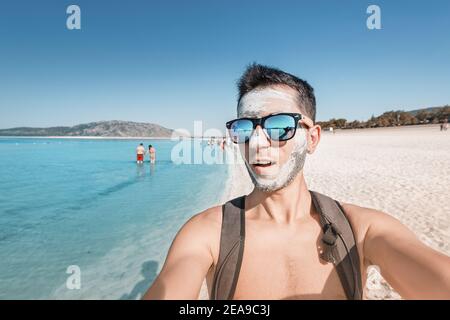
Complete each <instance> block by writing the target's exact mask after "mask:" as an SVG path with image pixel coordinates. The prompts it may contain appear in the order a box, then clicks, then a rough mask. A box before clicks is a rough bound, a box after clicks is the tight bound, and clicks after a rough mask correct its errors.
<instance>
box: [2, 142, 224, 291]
mask: <svg viewBox="0 0 450 320" xmlns="http://www.w3.org/2000/svg"><path fill="white" fill-rule="evenodd" d="M139 142H141V141H138V140H84V139H83V140H82V139H80V140H77V139H34V138H27V139H24V138H1V139H0V177H1V178H0V299H6V298H9V299H18V298H20V299H47V298H50V299H59V298H62V299H66V298H68V299H72V298H75V299H80V298H81V299H96V298H108V299H119V298H121V299H136V298H139V297H140V296H141V295H142V293H143V292H144V291H145V290H146V289H147V288H148V286H149V285H150V283H151V282H152V281H153V280H154V278H155V276H156V274H157V272H159V270H160V268H161V267H162V263H163V262H164V258H165V255H166V253H167V250H168V248H169V246H170V243H171V241H172V239H173V237H174V235H175V234H176V232H177V231H178V229H179V228H180V226H181V225H182V224H183V223H184V222H185V221H186V220H187V219H188V218H189V217H190V216H192V215H194V214H195V213H197V212H200V211H202V210H204V209H206V208H207V207H210V206H212V205H214V204H217V203H218V202H219V201H220V198H221V194H222V191H223V188H224V185H225V179H226V177H227V168H226V166H225V165H220V164H215V165H206V164H201V165H190V164H181V165H177V164H175V163H174V162H173V161H172V160H171V150H172V148H173V146H174V145H175V143H176V142H173V141H163V140H158V141H155V140H152V141H151V142H149V141H144V143H145V144H146V145H147V144H149V143H151V144H153V146H154V147H155V148H156V152H157V163H156V164H154V165H151V164H150V163H149V162H148V158H146V160H147V162H145V163H144V164H142V165H137V164H136V163H135V161H134V160H135V155H134V150H135V148H136V146H137V144H138V143H139ZM217 152H219V151H217ZM70 265H77V266H79V267H80V270H81V278H80V279H81V288H80V289H79V290H77V289H75V290H69V289H68V288H67V287H66V280H67V278H68V277H69V276H70V274H68V273H66V271H67V268H68V266H70Z"/></svg>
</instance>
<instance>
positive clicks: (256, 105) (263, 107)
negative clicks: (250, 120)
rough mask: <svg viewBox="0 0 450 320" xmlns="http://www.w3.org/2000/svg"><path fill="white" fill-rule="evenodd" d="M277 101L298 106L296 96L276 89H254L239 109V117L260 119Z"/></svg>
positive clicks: (240, 104)
mask: <svg viewBox="0 0 450 320" xmlns="http://www.w3.org/2000/svg"><path fill="white" fill-rule="evenodd" d="M276 100H281V101H280V102H282V103H285V104H286V103H289V104H294V105H296V104H297V98H296V96H295V95H294V94H291V93H288V92H284V91H281V90H276V89H274V88H270V87H269V88H263V89H254V90H252V91H250V92H248V93H246V94H245V95H244V96H243V97H242V98H241V100H240V101H239V104H238V107H237V113H238V117H240V118H242V117H260V116H261V115H262V114H263V113H264V112H267V111H268V105H269V104H270V103H271V102H274V101H276Z"/></svg>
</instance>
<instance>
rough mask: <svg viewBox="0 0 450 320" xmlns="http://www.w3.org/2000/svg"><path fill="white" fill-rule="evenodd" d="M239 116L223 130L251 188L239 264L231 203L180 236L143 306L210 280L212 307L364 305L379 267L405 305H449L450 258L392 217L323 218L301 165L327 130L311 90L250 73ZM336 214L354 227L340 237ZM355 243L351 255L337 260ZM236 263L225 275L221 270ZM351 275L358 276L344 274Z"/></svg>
mask: <svg viewBox="0 0 450 320" xmlns="http://www.w3.org/2000/svg"><path fill="white" fill-rule="evenodd" d="M237 113H238V119H236V120H233V121H230V122H228V123H227V128H228V129H229V133H230V136H231V138H232V141H233V142H234V143H238V144H239V146H240V150H241V153H242V154H243V157H244V160H245V164H246V166H247V169H248V171H249V173H250V176H251V178H252V181H253V183H254V185H255V189H254V190H253V191H252V192H251V193H250V194H249V195H247V196H246V197H244V198H242V199H243V200H242V202H241V204H242V206H241V207H240V210H241V212H244V214H243V215H241V216H243V217H244V218H241V220H240V228H241V229H240V230H245V232H240V233H238V235H240V239H241V242H239V241H238V242H236V243H235V246H237V247H239V248H240V249H239V250H238V251H239V255H234V252H235V251H233V248H232V249H231V250H230V251H229V252H230V253H233V255H232V254H229V255H227V256H226V253H227V252H226V251H223V252H222V253H221V250H222V249H223V244H224V243H225V244H226V242H227V241H228V240H227V239H228V237H230V234H228V233H226V232H223V231H224V230H231V231H232V232H234V230H235V229H236V228H237V227H238V225H239V222H238V223H234V224H231V225H230V224H229V221H230V217H231V216H232V215H231V213H232V212H231V211H229V210H228V211H227V209H226V208H230V202H229V203H227V204H226V206H225V207H224V208H225V209H224V213H223V212H222V210H223V208H222V207H221V206H217V207H213V208H210V209H207V210H205V211H204V212H201V213H199V214H197V215H195V216H194V217H192V218H191V219H190V220H189V221H188V222H187V223H186V224H185V225H184V226H183V227H182V228H181V230H180V231H179V232H178V234H177V236H176V238H175V240H174V241H173V243H172V246H171V248H170V250H169V253H168V256H167V258H166V261H165V264H164V266H163V268H162V270H161V272H160V274H159V276H158V277H157V279H156V280H155V282H154V283H153V285H152V286H151V287H150V289H149V290H148V292H147V293H146V295H145V297H144V298H147V299H196V298H197V297H198V294H199V290H200V288H201V285H202V281H203V279H204V278H205V277H206V280H207V284H208V290H209V293H210V295H212V296H213V298H225V299H226V298H229V299H345V298H349V299H358V298H362V293H361V292H360V291H362V290H357V289H358V288H361V287H363V286H364V283H365V281H366V272H365V271H366V269H367V267H368V266H369V265H377V266H379V268H380V270H381V273H382V275H383V276H384V278H385V279H386V280H387V281H388V282H389V283H390V284H391V285H392V286H393V287H394V289H395V290H396V291H397V292H399V293H400V295H401V296H402V297H403V298H406V299H421V298H427V299H428V298H437V299H450V258H449V257H447V256H445V255H443V254H441V253H439V252H437V251H434V250H432V249H431V248H429V247H427V246H425V245H424V244H422V243H421V242H420V241H419V240H418V239H417V238H416V237H415V235H414V234H413V233H412V232H411V231H410V230H408V229H407V228H406V227H405V226H403V225H402V224H401V223H400V222H399V221H397V220H396V219H394V218H393V217H391V216H390V215H388V214H385V213H383V212H380V211H377V210H374V209H369V208H363V207H360V206H357V205H353V204H348V203H337V204H336V205H335V207H333V208H332V207H331V206H329V207H328V208H332V209H327V206H322V205H321V202H320V201H317V199H322V200H323V199H326V198H327V197H324V196H318V195H315V196H313V195H314V194H313V193H311V192H310V191H309V190H308V187H307V186H306V183H305V179H304V176H303V164H304V161H305V157H306V155H307V154H311V153H313V152H314V150H315V149H316V147H317V145H318V144H319V141H320V136H321V128H320V126H318V125H314V119H315V114H316V108H315V97H314V93H313V89H312V88H311V86H310V85H309V84H308V83H307V82H305V81H303V80H301V79H299V78H297V77H295V76H293V75H291V74H288V73H285V72H283V71H280V70H278V69H273V68H269V67H266V66H262V65H251V66H250V67H249V68H248V69H247V70H246V72H245V73H244V75H243V76H242V78H241V80H240V82H239V99H238V107H237ZM292 121H294V123H293V124H292ZM289 123H291V124H289ZM328 199H329V198H328ZM323 203H324V202H322V204H323ZM330 203H332V204H334V203H335V202H328V204H330ZM337 208H339V209H337ZM340 209H342V210H341V212H343V213H344V215H342V216H341V217H344V219H345V222H346V223H347V224H348V227H347V228H344V229H343V228H342V225H343V224H342V223H341V222H342V221H343V220H339V221H338V223H337V224H336V225H333V224H332V223H328V224H327V223H326V221H325V220H324V219H323V218H324V217H326V216H332V215H334V214H335V213H336V210H340ZM235 212H237V211H235ZM337 216H338V215H336V217H337ZM224 219H226V224H225V223H224V224H223V225H222V221H224ZM324 221H325V222H324ZM324 226H328V227H329V228H325V227H324ZM339 229H340V230H339ZM330 230H331V232H330ZM330 236H331V239H332V241H329V240H330ZM338 238H341V239H338ZM242 239H245V241H242ZM336 239H338V240H336ZM352 241H354V243H353V245H352V247H351V248H345V250H347V254H345V251H340V252H338V251H339V250H341V249H342V248H343V246H342V244H345V243H347V244H348V243H351V242H352ZM337 243H339V245H338V246H336V244H337ZM244 244H245V246H244ZM337 247H339V248H340V249H339V250H336V249H337ZM244 248H245V249H244ZM351 249H354V251H352V250H351ZM342 250H344V249H342ZM324 251H325V252H324ZM342 252H344V255H342V254H341V253H342ZM224 257H225V258H224ZM230 257H231V260H233V261H232V263H228V265H227V266H228V267H229V266H231V268H228V269H227V268H225V267H223V266H224V265H226V263H224V261H225V262H228V261H226V260H227V259H228V260H230V259H229V258H230ZM336 257H338V259H339V258H342V257H344V258H345V259H340V260H339V261H336V260H335V258H336ZM347 258H350V260H346V259H347ZM219 260H220V261H219ZM349 261H350V262H349ZM218 265H219V266H218ZM342 265H345V267H344V268H342V267H341V266H342ZM349 266H350V267H353V269H352V271H351V272H350V273H347V274H346V273H345V272H346V270H348V267H349ZM354 266H358V267H354ZM230 270H231V271H230ZM353 275H355V276H354V277H353ZM217 279H219V280H223V279H225V281H222V282H224V283H228V284H230V283H231V285H229V287H228V289H229V290H228V291H227V292H226V294H225V295H221V294H217V292H218V291H221V290H222V289H221V288H220V286H217V283H218V282H217ZM229 279H232V280H233V281H232V282H230V281H228V280H229ZM349 284H350V286H349ZM219 285H220V283H219ZM351 285H353V287H352V288H351ZM349 288H350V289H352V290H353V291H351V290H350V289H349ZM215 291H216V292H215ZM349 292H350V293H349ZM219 293H220V292H219Z"/></svg>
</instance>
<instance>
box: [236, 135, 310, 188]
mask: <svg viewBox="0 0 450 320" xmlns="http://www.w3.org/2000/svg"><path fill="white" fill-rule="evenodd" d="M292 140H293V141H292V142H293V143H295V144H294V148H293V150H292V152H291V154H290V155H289V158H288V160H287V161H286V163H283V164H281V167H280V169H279V171H278V173H277V174H276V175H271V176H262V175H258V174H257V173H255V172H254V171H253V169H252V167H251V166H250V165H249V164H248V162H247V161H245V165H246V167H247V170H248V172H249V174H250V178H251V179H252V181H253V184H254V185H255V188H257V189H259V190H261V191H263V192H273V191H276V190H279V189H282V188H284V187H286V186H288V185H289V184H290V183H291V182H292V181H293V180H294V179H295V177H296V176H297V174H298V173H299V172H300V171H301V170H302V169H303V166H304V164H305V159H306V154H307V145H308V144H307V140H306V132H305V129H302V128H301V127H300V128H298V129H297V132H296V133H295V136H294V137H293V138H292ZM249 152H250V153H251V152H254V151H252V150H249Z"/></svg>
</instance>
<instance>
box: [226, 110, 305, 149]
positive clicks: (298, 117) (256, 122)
mask: <svg viewBox="0 0 450 320" xmlns="http://www.w3.org/2000/svg"><path fill="white" fill-rule="evenodd" d="M281 115H286V116H291V117H292V118H294V120H295V123H296V126H295V127H294V133H293V134H292V137H290V138H288V139H283V140H275V141H288V140H290V139H292V138H293V137H294V136H295V133H296V132H297V127H298V122H299V121H300V120H301V119H303V116H302V114H301V113H288V112H282V113H272V114H269V115H267V116H265V117H262V118H238V119H234V120H231V121H228V122H227V123H226V124H225V126H226V128H227V129H228V130H231V126H232V124H233V123H234V122H236V121H239V120H250V121H251V122H252V124H253V132H254V131H255V129H256V127H257V126H258V125H259V126H261V128H262V129H263V130H264V129H265V127H264V123H265V122H266V120H267V119H268V118H271V117H274V116H281ZM253 132H252V134H253ZM265 133H266V135H267V136H268V137H269V139H271V138H270V136H269V135H268V134H267V132H265ZM230 135H231V133H230ZM250 136H251V135H250ZM249 140H250V138H249V139H247V140H246V141H242V142H235V141H234V140H233V143H235V144H242V143H247V142H248V141H249ZM271 140H272V139H271Z"/></svg>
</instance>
